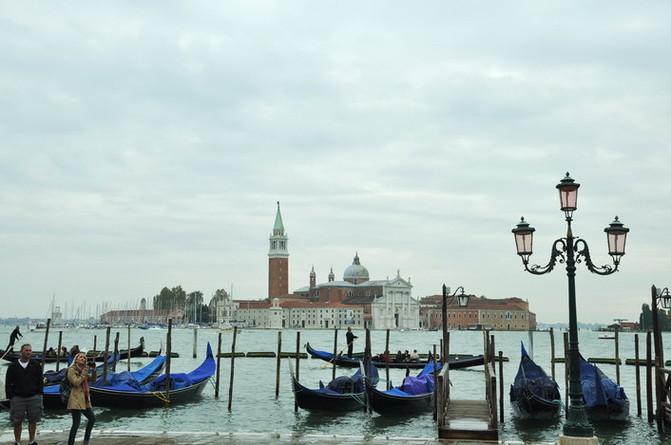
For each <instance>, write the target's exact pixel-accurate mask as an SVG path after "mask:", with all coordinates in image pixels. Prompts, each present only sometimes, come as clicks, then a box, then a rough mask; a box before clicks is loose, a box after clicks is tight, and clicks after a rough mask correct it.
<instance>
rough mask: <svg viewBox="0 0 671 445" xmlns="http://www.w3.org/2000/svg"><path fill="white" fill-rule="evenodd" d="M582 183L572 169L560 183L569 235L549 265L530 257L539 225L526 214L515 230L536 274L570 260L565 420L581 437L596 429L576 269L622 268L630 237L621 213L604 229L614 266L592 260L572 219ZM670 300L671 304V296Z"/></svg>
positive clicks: (602, 271)
mask: <svg viewBox="0 0 671 445" xmlns="http://www.w3.org/2000/svg"><path fill="white" fill-rule="evenodd" d="M579 187H580V184H578V183H577V182H575V181H574V180H573V179H572V178H571V177H570V176H569V174H568V173H566V177H564V178H563V179H562V180H561V181H560V182H559V184H557V190H559V201H560V209H561V210H562V211H563V212H564V216H565V218H566V224H567V230H566V237H564V238H559V239H557V240H555V241H554V242H553V243H552V252H551V253H550V261H549V262H548V264H546V265H545V266H539V265H537V264H533V265H529V257H531V255H532V254H533V233H534V231H535V230H536V229H534V228H533V227H531V226H530V225H529V223H527V222H526V221H525V220H524V218H522V219H521V221H520V222H519V224H517V227H515V228H514V229H513V230H512V232H513V234H514V235H515V245H516V247H517V254H518V255H519V256H520V257H521V258H522V263H523V264H524V269H525V270H526V271H527V272H529V273H532V274H534V275H543V274H546V273H548V272H551V271H552V269H554V267H555V265H556V264H557V261H559V262H560V263H566V275H567V276H568V303H569V364H570V369H569V375H570V384H569V395H570V404H569V406H568V412H567V414H566V423H565V424H564V435H566V436H574V437H575V436H577V437H592V436H593V435H594V431H593V430H592V427H591V425H590V424H589V421H588V420H587V415H586V413H585V403H584V401H583V395H582V387H581V386H580V351H579V349H578V321H577V315H576V297H575V271H576V263H581V262H583V261H584V263H585V266H587V269H588V270H589V271H590V272H593V273H595V274H598V275H610V274H612V273H614V272H616V271H617V270H618V267H619V265H620V259H621V258H622V256H623V255H624V247H625V244H626V241H627V233H628V232H629V229H628V228H626V227H624V225H623V224H622V223H621V222H620V220H619V219H618V217H617V216H616V217H615V220H614V221H613V222H612V223H611V224H610V225H609V226H608V227H606V228H605V229H604V232H606V236H607V240H608V254H609V255H610V256H611V257H612V259H613V266H611V265H604V266H596V265H595V264H594V263H592V258H591V256H590V253H589V246H588V245H587V242H586V241H585V240H583V239H581V238H577V237H574V236H573V232H572V231H571V222H572V221H573V212H574V211H575V210H576V209H577V208H578V205H577V203H578V188H579ZM668 303H669V304H671V296H669V300H668Z"/></svg>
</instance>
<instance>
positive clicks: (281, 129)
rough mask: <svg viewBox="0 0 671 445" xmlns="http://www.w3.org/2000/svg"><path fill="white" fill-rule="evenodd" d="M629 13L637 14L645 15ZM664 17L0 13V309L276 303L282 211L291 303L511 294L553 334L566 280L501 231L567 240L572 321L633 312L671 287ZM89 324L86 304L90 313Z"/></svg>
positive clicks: (670, 135) (670, 8) (131, 6)
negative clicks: (317, 293)
mask: <svg viewBox="0 0 671 445" xmlns="http://www.w3.org/2000/svg"><path fill="white" fill-rule="evenodd" d="M639 7H640V8H641V9H638V8H639ZM670 21H671V4H669V3H668V2H666V1H661V2H649V3H645V5H642V4H641V5H639V4H636V3H632V2H624V1H603V2H582V1H577V2H555V3H554V4H551V3H550V2H536V1H530V2H514V3H513V5H512V6H511V4H509V3H506V2H481V3H477V2H444V1H438V2H420V3H417V2H387V1H384V2H372V1H371V2H358V1H357V2H343V1H332V2H326V1H323V2H312V1H305V2H299V1H287V2H271V1H262V2H255V1H250V0H244V1H240V2H233V1H227V2H214V3H213V2H165V1H160V2H158V1H155V2H112V3H109V2H10V1H3V2H2V6H1V7H0V216H1V218H0V220H1V222H0V271H1V272H0V274H1V275H0V278H1V280H0V282H1V283H2V304H1V305H0V317H8V316H15V315H16V316H25V315H28V316H34V317H45V316H46V315H47V312H48V307H49V303H50V301H51V299H52V295H54V294H55V296H56V301H57V303H59V304H61V305H62V306H64V305H65V303H66V302H67V304H68V305H70V306H71V305H72V304H73V303H74V305H75V306H77V305H81V304H82V303H83V302H84V301H86V302H87V305H88V307H89V310H91V311H95V305H96V304H99V303H101V302H103V301H114V302H116V304H118V305H120V306H122V307H123V306H124V305H134V304H136V302H137V301H138V300H139V299H140V298H141V297H148V298H151V297H152V296H153V295H155V294H157V293H158V292H159V291H160V289H161V288H162V287H163V286H169V287H173V286H177V285H181V286H182V287H183V288H184V289H185V290H187V291H193V290H201V291H203V292H204V293H205V295H206V297H207V298H208V299H209V297H210V296H211V295H212V293H213V292H214V291H215V289H217V288H226V289H228V290H230V288H231V286H233V293H234V297H235V298H240V299H257V298H264V297H266V296H267V277H268V271H267V262H268V259H267V253H268V236H269V234H270V232H271V230H272V225H273V221H274V217H275V208H276V204H275V202H276V201H278V200H279V201H280V202H281V205H282V215H283V217H284V223H285V227H286V229H287V232H288V235H289V251H290V254H291V256H290V259H289V274H290V276H289V282H290V289H296V288H299V287H301V286H304V285H306V284H307V283H308V274H309V271H310V268H311V266H313V265H314V268H315V270H316V272H317V281H318V282H321V281H326V280H327V274H328V272H329V269H330V267H333V270H334V272H335V274H336V277H337V278H341V277H342V273H343V270H344V269H345V267H347V266H348V265H349V264H351V262H352V257H353V256H354V254H355V252H356V251H358V252H359V255H360V257H361V263H362V264H363V265H365V266H366V267H367V268H368V270H369V272H370V275H371V278H372V279H381V278H386V277H387V276H394V275H395V274H396V271H397V269H400V273H401V275H402V276H403V277H405V278H408V277H410V279H411V282H412V284H413V286H414V289H413V295H414V296H415V297H421V296H425V295H429V294H436V293H439V292H440V288H441V285H442V283H443V282H445V283H446V284H447V285H449V286H451V287H452V288H456V287H457V286H459V285H463V286H464V287H465V288H466V289H467V291H468V292H470V293H474V294H477V295H486V296H487V297H493V298H503V297H520V298H523V299H528V300H529V302H530V305H531V310H532V311H534V312H536V313H537V316H538V320H539V321H540V322H563V321H567V289H566V275H565V272H564V269H562V268H558V269H556V270H555V271H554V272H553V273H551V274H549V275H545V276H542V277H537V276H532V275H530V274H528V273H526V272H524V271H523V268H522V263H521V261H520V259H519V257H517V256H516V254H515V246H514V242H513V236H512V234H511V232H510V230H511V229H512V228H513V227H514V226H515V225H516V223H517V222H518V221H519V218H520V216H522V215H524V216H525V217H526V219H527V220H528V221H529V222H530V223H531V224H532V225H534V226H535V227H536V229H537V230H536V240H535V247H536V254H534V255H533V256H532V260H533V261H534V262H536V263H541V264H545V263H546V262H547V261H548V257H549V253H550V248H551V244H552V241H553V240H554V239H555V238H559V237H561V236H564V234H565V223H564V220H563V214H562V213H561V212H560V211H559V200H558V194H557V191H556V189H555V185H556V184H557V182H558V181H559V180H560V179H561V178H562V177H563V175H564V173H565V172H566V171H570V172H571V175H572V177H573V178H575V180H576V181H577V182H579V183H581V184H582V186H581V188H580V192H579V196H578V207H579V209H578V211H577V212H576V213H575V215H574V216H575V222H574V234H575V235H577V236H581V237H584V238H585V239H586V240H587V241H588V242H589V243H590V247H591V252H592V255H593V259H594V261H595V262H596V263H598V264H610V262H611V259H610V257H609V256H608V255H607V247H606V238H605V235H604V233H603V229H604V227H606V226H607V225H608V224H609V223H610V222H611V221H612V219H613V217H614V216H615V215H619V216H620V218H621V220H622V221H623V222H624V223H625V225H627V226H628V227H630V228H631V232H630V236H629V240H628V245H627V254H626V255H625V257H624V258H623V260H622V265H621V271H620V272H618V273H616V274H614V275H611V276H608V277H601V276H597V275H594V274H591V273H590V272H589V271H587V269H586V268H585V267H584V266H583V265H581V266H579V269H578V273H577V277H576V282H577V294H578V309H579V320H580V321H584V322H610V321H611V320H612V319H613V318H616V317H622V318H628V319H631V320H634V319H635V320H637V319H638V314H639V312H640V308H641V304H642V303H643V302H644V301H648V300H649V295H650V286H651V285H652V284H653V283H655V284H657V285H660V286H671V273H670V271H671V256H670V255H669V248H670V247H671V231H670V230H669V227H670V221H671V220H670V218H669V217H670V216H671V211H670V209H669V202H670V199H669V196H670V194H671V178H670V176H669V161H670V160H671V159H670V158H671V149H670V142H669V141H671V51H670V50H671V27H670V26H669V23H670ZM91 308H93V309H91Z"/></svg>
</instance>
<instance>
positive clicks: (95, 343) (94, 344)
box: [93, 335, 98, 352]
mask: <svg viewBox="0 0 671 445" xmlns="http://www.w3.org/2000/svg"><path fill="white" fill-rule="evenodd" d="M97 347H98V336H97V335H94V336H93V352H97V351H98V349H96V348H97Z"/></svg>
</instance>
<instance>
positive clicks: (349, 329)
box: [345, 326, 359, 358]
mask: <svg viewBox="0 0 671 445" xmlns="http://www.w3.org/2000/svg"><path fill="white" fill-rule="evenodd" d="M345 337H346V338H347V357H349V358H352V349H354V339H355V338H359V337H357V336H356V335H354V334H352V327H351V326H348V327H347V334H345Z"/></svg>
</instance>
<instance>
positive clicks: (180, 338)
mask: <svg viewBox="0 0 671 445" xmlns="http://www.w3.org/2000/svg"><path fill="white" fill-rule="evenodd" d="M10 331H11V329H9V328H0V343H4V342H5V341H6V339H8V338H9V333H10ZM119 331H120V334H121V341H120V345H121V346H120V347H121V348H125V347H126V345H127V340H126V329H120V330H119ZM112 332H113V334H114V332H115V331H114V330H113V331H112ZM166 332H167V331H166V330H146V331H142V330H132V331H131V346H132V347H134V346H136V345H137V344H138V342H139V337H140V336H144V337H145V339H146V347H147V349H149V350H158V349H159V348H160V347H161V344H162V342H163V344H165V336H166ZM217 333H218V331H216V330H211V329H201V330H199V332H198V358H197V359H193V358H192V350H193V330H190V329H174V330H173V351H175V352H178V353H179V354H180V358H178V359H174V360H173V362H172V369H173V371H174V372H184V371H190V370H192V369H193V368H195V367H196V366H197V365H198V364H199V363H200V362H201V361H202V359H203V357H204V355H205V346H206V344H207V342H208V341H209V342H211V344H212V347H213V350H216V341H217ZM492 334H493V335H494V336H495V341H496V350H497V351H499V350H501V351H503V354H504V355H505V356H507V357H510V362H506V363H504V383H505V391H506V394H505V396H504V401H505V408H504V413H505V422H504V423H503V424H502V425H501V438H502V439H504V440H523V441H525V442H537V441H547V442H550V441H553V440H556V439H557V437H558V436H559V434H560V432H561V427H562V423H561V422H562V421H563V419H562V420H561V421H560V422H557V423H555V424H539V423H538V422H532V423H522V422H516V421H514V420H513V419H512V417H511V413H512V410H511V408H510V404H509V400H508V388H509V385H510V383H511V382H512V379H513V378H514V376H515V373H516V371H517V366H518V362H519V343H520V340H521V341H524V342H525V344H526V345H527V347H528V349H529V346H528V345H529V334H528V333H527V332H496V331H494V332H492ZM50 335H51V337H50V338H53V342H52V341H50V342H49V343H50V344H51V345H53V346H54V347H55V346H56V342H57V340H58V334H57V332H55V333H54V332H52V333H51V334H50ZM94 335H97V336H98V348H99V349H100V348H102V347H104V335H105V332H104V331H103V330H83V329H82V330H66V331H63V344H64V345H66V346H67V347H68V348H69V347H70V346H71V345H72V344H74V343H77V344H79V345H80V347H82V348H89V349H90V348H92V347H93V336H94ZM357 335H359V337H360V338H359V339H357V340H356V343H355V344H356V347H355V351H356V350H362V349H363V344H364V341H363V337H364V336H363V332H361V331H360V332H357ZM599 335H602V334H601V333H598V332H591V331H581V332H580V350H581V352H582V354H583V356H585V357H614V349H615V345H614V341H612V340H601V339H599V338H598V337H599ZM222 337H223V341H222V350H225V351H230V348H231V342H232V337H233V334H232V331H228V332H225V333H223V335H222ZM639 337H640V339H639V341H640V354H641V357H642V358H643V357H645V335H644V334H640V335H639ZM664 338H665V345H666V346H667V347H666V348H665V349H666V356H667V357H668V358H671V335H665V336H664ZM23 341H25V342H30V343H32V345H33V348H34V349H42V344H43V342H44V332H24V338H23V339H21V340H20V341H19V343H21V342H23ZM308 341H309V342H310V344H311V345H312V346H313V347H315V348H316V349H322V350H327V351H330V350H332V349H333V331H323V330H302V331H301V345H303V344H305V343H306V342H308ZM384 342H385V332H384V331H372V346H373V352H374V353H376V352H381V351H382V350H384ZM439 342H440V332H425V331H407V332H392V333H391V341H390V349H391V351H392V352H393V351H396V350H399V349H401V350H405V349H408V350H412V349H417V350H418V351H420V352H428V351H429V350H430V349H431V348H432V345H433V344H434V343H435V344H439ZM282 343H283V348H282V349H283V350H284V351H294V350H295V348H296V331H294V330H284V331H283V333H282ZM338 343H339V345H341V347H342V346H344V345H345V338H344V332H343V331H340V338H339V339H338ZM533 343H534V351H533V352H534V360H535V361H536V362H537V363H538V364H540V365H541V366H543V367H544V368H545V370H546V371H547V372H548V374H549V373H550V346H549V345H550V336H549V334H548V333H544V332H536V333H534V342H533ZM0 347H4V345H2V346H0ZM482 348H483V342H482V332H477V331H454V332H451V347H450V352H451V353H473V354H477V353H480V351H482ZM555 348H556V354H557V355H563V341H562V335H561V333H560V332H556V333H555ZM236 350H237V351H242V352H248V351H276V350H277V331H275V330H252V329H243V330H242V331H241V332H240V333H239V334H238V340H237V345H236ZM302 350H303V351H304V349H302ZM620 357H621V358H622V359H623V360H624V359H625V358H633V357H634V334H631V333H621V334H620ZM148 361H149V359H137V358H134V359H132V361H131V365H132V368H133V369H137V368H139V367H141V366H143V365H144V364H145V363H147V362H148ZM275 363H276V360H275V359H268V358H254V359H252V358H238V359H236V361H235V385H234V390H233V408H232V409H233V412H232V413H229V412H228V411H227V403H228V385H229V376H230V359H222V365H223V366H222V372H221V387H220V398H219V399H218V400H217V399H215V398H214V379H213V381H212V385H209V386H208V387H207V388H206V389H205V391H204V392H203V397H202V399H201V400H200V401H199V402H198V403H193V404H188V405H181V406H175V407H171V408H166V409H153V410H143V411H133V410H118V409H115V410H110V409H106V408H96V414H97V416H98V420H97V424H96V428H104V429H129V430H167V431H185V430H186V431H226V432H280V433H293V434H296V435H298V436H300V435H302V434H358V435H362V436H364V437H367V436H370V437H372V436H385V435H386V436H406V437H435V436H436V427H435V425H434V423H433V419H432V416H431V414H430V413H429V414H426V415H423V416H418V417H413V418H408V419H389V418H385V417H381V416H379V415H377V414H373V415H372V416H370V417H368V416H365V415H364V414H363V413H361V412H352V413H349V414H345V415H341V416H324V415H315V414H310V413H308V412H305V411H299V412H298V413H294V401H293V395H292V393H291V381H290V378H289V368H288V363H287V360H286V359H284V360H283V361H282V369H281V377H280V379H281V380H280V383H281V387H280V397H279V399H277V400H275ZM54 366H55V365H50V367H54ZM300 366H301V371H300V377H301V382H303V383H304V384H306V385H307V386H310V387H316V386H317V385H318V382H319V379H321V380H323V381H324V382H327V381H328V380H330V377H331V368H330V366H329V365H328V364H326V363H325V362H323V361H321V360H313V359H308V360H301V365H300ZM599 366H600V368H601V369H602V370H603V371H604V372H605V373H606V374H607V375H608V376H610V377H612V378H613V379H615V366H614V365H599ZM3 367H4V368H5V369H6V366H4V365H3ZM123 367H124V368H125V363H124V365H123ZM555 370H556V379H557V382H558V383H559V386H560V391H561V394H562V398H563V397H564V394H565V390H564V365H563V364H557V365H556V368H555ZM620 371H621V383H622V385H623V386H624V388H625V391H626V393H627V395H628V396H629V398H630V401H631V409H630V412H631V414H632V416H631V420H630V421H629V422H628V423H626V424H623V425H612V424H610V425H595V431H596V435H597V436H598V437H599V439H600V442H601V443H602V444H648V443H649V444H662V443H670V444H671V439H665V438H663V437H659V436H658V434H657V433H656V430H655V428H654V427H653V426H651V425H649V424H648V422H647V420H646V419H647V413H646V400H645V369H644V368H642V369H641V388H642V391H641V392H642V398H643V399H642V409H643V417H642V418H638V417H636V391H635V367H634V366H626V365H623V366H621V367H620ZM352 372H353V371H352V370H349V369H341V368H339V369H338V370H337V375H349V374H351V373H352ZM404 372H405V371H403V370H393V369H392V370H390V379H391V380H392V382H393V383H395V384H399V383H401V381H402V379H403V375H404ZM497 372H498V366H497ZM4 373H5V371H1V370H0V376H2V378H1V380H3V382H4ZM380 377H381V384H382V385H384V377H385V375H384V371H381V372H380ZM450 378H451V380H452V383H453V387H452V390H451V391H452V393H451V394H452V397H454V398H455V399H482V398H484V383H483V382H484V373H483V372H482V370H481V368H477V369H468V370H458V371H451V373H450ZM69 426H70V418H69V415H68V414H67V413H65V412H55V413H54V412H47V413H46V415H45V419H44V421H43V422H42V425H41V428H43V429H65V428H69ZM0 428H3V429H8V428H10V424H9V422H8V419H7V417H4V416H3V418H0ZM670 436H671V435H670Z"/></svg>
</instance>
